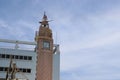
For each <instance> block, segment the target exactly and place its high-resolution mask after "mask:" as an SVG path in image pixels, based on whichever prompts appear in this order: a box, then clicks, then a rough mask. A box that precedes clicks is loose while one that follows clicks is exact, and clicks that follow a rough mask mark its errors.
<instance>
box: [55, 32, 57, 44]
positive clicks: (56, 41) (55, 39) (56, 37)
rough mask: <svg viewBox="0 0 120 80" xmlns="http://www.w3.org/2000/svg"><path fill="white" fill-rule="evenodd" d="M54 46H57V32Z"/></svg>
mask: <svg viewBox="0 0 120 80" xmlns="http://www.w3.org/2000/svg"><path fill="white" fill-rule="evenodd" d="M55 40H56V41H55V44H57V32H56V35H55Z"/></svg>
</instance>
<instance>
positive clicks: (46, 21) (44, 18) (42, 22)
mask: <svg viewBox="0 0 120 80" xmlns="http://www.w3.org/2000/svg"><path fill="white" fill-rule="evenodd" d="M48 22H49V21H48V19H47V15H46V13H45V12H44V15H43V18H42V21H40V22H39V23H41V24H43V25H45V24H48Z"/></svg>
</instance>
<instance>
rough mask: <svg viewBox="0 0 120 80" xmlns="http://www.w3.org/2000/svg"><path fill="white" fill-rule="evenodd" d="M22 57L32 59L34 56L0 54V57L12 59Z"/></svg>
mask: <svg viewBox="0 0 120 80" xmlns="http://www.w3.org/2000/svg"><path fill="white" fill-rule="evenodd" d="M10 56H12V59H20V60H32V56H22V55H10V54H0V58H6V59H10V58H11V57H10Z"/></svg>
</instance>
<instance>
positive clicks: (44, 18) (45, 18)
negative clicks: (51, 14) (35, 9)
mask: <svg viewBox="0 0 120 80" xmlns="http://www.w3.org/2000/svg"><path fill="white" fill-rule="evenodd" d="M42 21H47V16H46V13H45V12H44V16H43V19H42Z"/></svg>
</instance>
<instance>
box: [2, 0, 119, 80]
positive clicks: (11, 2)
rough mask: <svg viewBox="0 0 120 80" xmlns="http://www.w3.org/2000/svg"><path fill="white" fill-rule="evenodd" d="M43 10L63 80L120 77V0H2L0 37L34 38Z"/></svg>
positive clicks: (111, 79)
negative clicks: (56, 52) (55, 46)
mask: <svg viewBox="0 0 120 80" xmlns="http://www.w3.org/2000/svg"><path fill="white" fill-rule="evenodd" d="M44 11H46V14H47V16H48V18H49V20H53V21H52V22H50V28H52V30H53V34H54V42H55V43H59V44H60V50H61V66H60V67H61V80H120V0H0V38H4V39H14V40H25V41H34V33H35V31H36V30H38V28H39V25H40V24H39V23H38V22H39V21H40V20H41V19H42V16H43V13H44ZM56 34H57V39H56Z"/></svg>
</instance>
